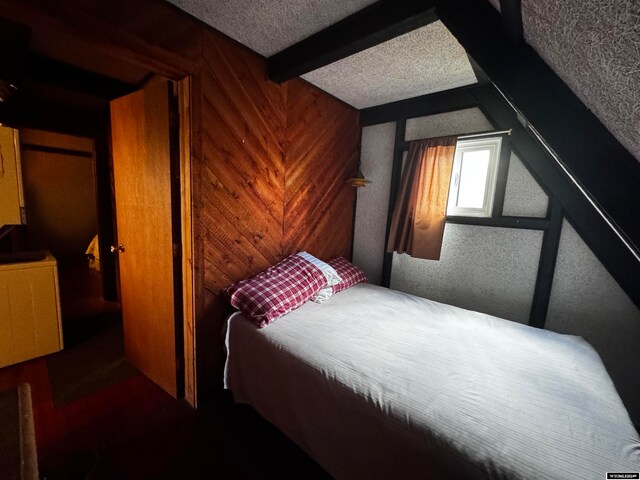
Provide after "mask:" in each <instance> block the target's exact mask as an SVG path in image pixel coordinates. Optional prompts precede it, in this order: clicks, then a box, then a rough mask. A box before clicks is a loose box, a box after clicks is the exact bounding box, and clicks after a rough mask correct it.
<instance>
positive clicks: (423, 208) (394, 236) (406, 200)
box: [387, 137, 457, 260]
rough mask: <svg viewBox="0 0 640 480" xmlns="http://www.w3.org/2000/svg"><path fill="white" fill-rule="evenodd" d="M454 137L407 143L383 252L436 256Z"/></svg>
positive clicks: (442, 228) (445, 204) (438, 249)
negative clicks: (405, 155)
mask: <svg viewBox="0 0 640 480" xmlns="http://www.w3.org/2000/svg"><path fill="white" fill-rule="evenodd" d="M456 140H457V137H441V138H430V139H427V140H416V141H413V142H411V143H410V146H409V154H408V155H407V160H406V163H405V166H404V170H403V173H402V181H401V183H400V190H399V192H398V196H397V197H396V204H395V208H394V210H393V217H392V218H391V230H390V232H389V242H388V243H387V252H394V251H395V252H398V253H408V254H409V255H411V256H412V257H418V258H427V259H430V260H440V249H441V247H442V236H443V235H444V224H445V218H446V213H447V198H448V195H449V181H450V179H451V169H452V168H453V156H454V154H455V149H456Z"/></svg>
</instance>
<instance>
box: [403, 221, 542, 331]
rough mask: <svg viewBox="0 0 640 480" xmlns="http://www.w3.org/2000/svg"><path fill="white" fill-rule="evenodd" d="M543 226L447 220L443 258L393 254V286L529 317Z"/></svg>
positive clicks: (522, 318)
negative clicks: (530, 227)
mask: <svg viewBox="0 0 640 480" xmlns="http://www.w3.org/2000/svg"><path fill="white" fill-rule="evenodd" d="M541 245H542V232H541V231H535V230H518V229H511V228H496V227H477V226H471V225H455V224H451V223H448V224H447V226H446V227H445V234H444V240H443V244H442V254H441V257H440V260H439V261H435V260H422V259H418V258H413V257H410V256H409V255H406V254H402V255H398V254H394V256H393V269H392V272H391V288H393V289H395V290H401V291H403V292H407V293H412V294H414V295H419V296H421V297H426V298H429V299H431V300H436V301H438V302H442V303H448V304H451V305H456V306H459V307H462V308H467V309H470V310H476V311H479V312H483V313H488V314H490V315H495V316H497V317H502V318H506V319H509V320H514V321H517V322H521V323H527V322H528V320H529V312H530V310H531V301H532V299H533V290H534V288H535V283H536V275H537V272H538V259H539V256H540V247H541Z"/></svg>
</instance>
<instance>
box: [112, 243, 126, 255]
mask: <svg viewBox="0 0 640 480" xmlns="http://www.w3.org/2000/svg"><path fill="white" fill-rule="evenodd" d="M109 251H110V252H111V253H124V245H122V244H121V243H119V244H118V246H117V247H116V246H115V245H111V248H109Z"/></svg>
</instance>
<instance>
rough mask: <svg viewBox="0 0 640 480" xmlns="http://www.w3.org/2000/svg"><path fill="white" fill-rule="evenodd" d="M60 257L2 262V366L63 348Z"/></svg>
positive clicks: (0, 350)
mask: <svg viewBox="0 0 640 480" xmlns="http://www.w3.org/2000/svg"><path fill="white" fill-rule="evenodd" d="M62 346H63V343H62V323H61V320H60V296H59V290H58V267H57V263H56V259H55V258H54V257H53V256H52V255H51V254H47V256H46V258H45V259H44V260H40V261H35V262H21V263H10V264H1V265H0V368H2V367H5V366H7V365H12V364H14V363H19V362H22V361H24V360H29V359H31V358H35V357H40V356H42V355H47V354H49V353H53V352H57V351H59V350H62Z"/></svg>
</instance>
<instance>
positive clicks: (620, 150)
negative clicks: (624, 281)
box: [437, 0, 640, 263]
mask: <svg viewBox="0 0 640 480" xmlns="http://www.w3.org/2000/svg"><path fill="white" fill-rule="evenodd" d="M437 12H438V15H439V17H440V19H441V20H442V21H443V23H444V24H445V26H446V27H447V28H448V29H449V30H450V31H451V32H452V33H453V35H454V36H455V37H456V39H457V40H458V42H460V44H461V45H462V46H463V47H464V48H465V50H466V51H467V52H468V53H469V54H470V55H471V56H472V57H473V59H474V60H475V61H476V62H477V63H478V65H479V66H480V68H482V70H483V71H484V72H485V73H486V74H487V75H488V76H489V78H490V79H491V81H492V82H493V83H494V84H495V85H496V86H497V87H498V89H499V90H500V92H501V93H502V94H503V95H504V96H505V97H506V98H507V99H508V101H509V102H510V103H511V104H512V105H513V106H514V107H515V109H517V110H518V111H519V113H520V114H521V115H522V117H524V119H526V121H527V122H528V124H529V125H531V126H532V127H533V128H534V129H535V130H536V131H537V132H538V133H539V135H540V136H541V137H542V138H543V139H544V141H545V143H546V145H547V146H548V147H549V148H550V149H551V150H552V151H553V152H554V154H555V155H556V156H557V158H559V159H560V161H561V162H562V165H563V166H564V167H565V168H566V169H567V170H568V171H569V172H570V174H571V176H573V178H575V180H576V181H577V182H578V184H579V185H580V186H581V188H583V189H584V190H585V191H586V192H587V193H588V195H589V197H590V198H591V200H593V202H594V203H595V204H596V205H597V206H598V208H599V210H600V211H601V212H602V213H603V214H604V215H605V216H606V217H607V219H608V220H609V221H610V222H611V223H612V224H613V225H615V226H616V230H617V231H618V233H620V235H622V236H623V237H624V238H625V240H626V242H627V243H628V244H629V245H628V247H629V248H630V250H632V251H633V252H635V253H636V254H638V252H640V222H638V220H637V219H638V212H637V209H638V205H640V188H638V185H640V163H639V162H638V161H637V160H636V159H635V158H634V157H633V156H632V155H631V154H630V153H629V152H628V151H627V150H626V149H625V148H624V147H623V146H622V145H621V144H620V142H618V140H617V139H616V138H615V137H614V136H613V135H612V134H611V133H610V132H609V131H608V130H607V129H606V128H605V127H604V125H603V124H602V123H601V122H600V121H599V120H598V118H597V117H596V116H595V115H594V114H593V113H591V111H590V110H589V109H588V108H587V107H586V106H585V105H584V104H583V103H582V102H581V101H580V99H578V97H577V96H576V95H575V94H574V93H573V92H572V91H571V89H570V88H569V87H568V86H567V85H566V84H565V83H564V82H563V81H562V80H561V79H560V78H559V77H558V76H557V75H556V74H555V72H554V71H553V70H552V69H551V68H550V67H549V66H548V65H547V64H546V63H545V62H544V61H543V60H542V58H540V56H539V55H538V54H537V53H536V52H535V51H534V50H533V49H532V48H531V47H530V46H529V45H527V44H525V43H522V44H521V45H514V44H513V43H512V42H511V41H510V39H509V36H508V34H507V33H506V31H505V29H504V27H503V23H502V19H501V16H500V14H499V13H498V12H496V10H495V9H494V8H493V7H491V6H490V5H489V3H488V2H485V1H478V0H442V1H439V2H438V6H437ZM478 25H481V26H482V28H478ZM594 210H595V208H594ZM623 248H627V247H623ZM634 261H635V262H636V263H638V262H637V260H635V259H634Z"/></svg>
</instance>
